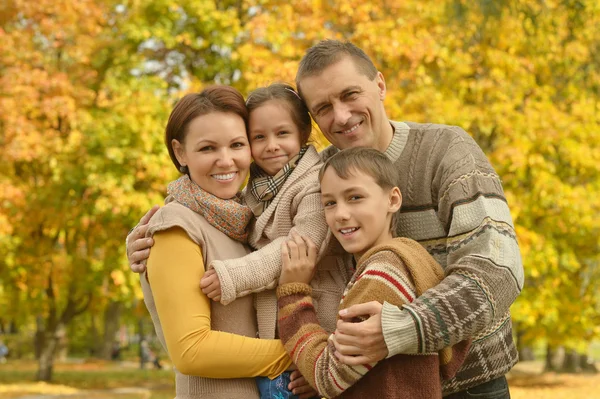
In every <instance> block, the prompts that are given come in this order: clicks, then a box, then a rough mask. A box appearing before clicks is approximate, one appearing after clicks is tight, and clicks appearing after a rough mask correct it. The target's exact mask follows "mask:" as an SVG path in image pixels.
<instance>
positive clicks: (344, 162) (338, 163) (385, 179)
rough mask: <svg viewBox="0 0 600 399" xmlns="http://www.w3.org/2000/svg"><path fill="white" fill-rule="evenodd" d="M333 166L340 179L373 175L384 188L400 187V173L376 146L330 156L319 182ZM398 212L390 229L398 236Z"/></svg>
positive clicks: (353, 149) (356, 148)
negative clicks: (360, 174) (361, 174)
mask: <svg viewBox="0 0 600 399" xmlns="http://www.w3.org/2000/svg"><path fill="white" fill-rule="evenodd" d="M328 168H331V169H333V171H334V172H335V174H336V175H337V176H338V177H339V178H340V179H344V180H345V179H348V177H350V176H353V175H354V173H357V172H358V173H364V174H366V175H367V176H371V177H372V178H373V180H375V183H377V185H378V186H379V187H381V188H382V189H384V190H391V189H392V188H394V187H399V183H400V174H399V173H398V170H397V169H396V166H395V165H394V164H393V163H392V161H390V160H389V158H388V157H387V156H386V155H385V154H383V153H382V152H381V151H378V150H376V149H374V148H366V147H355V148H348V149H346V150H342V151H340V152H338V153H336V154H335V155H333V156H332V157H331V158H329V159H328V160H327V161H325V163H324V164H323V166H322V167H321V170H320V171H319V182H321V180H322V179H323V175H324V174H325V171H326V170H327V169H328ZM396 215H397V212H396V213H394V214H393V215H392V221H391V224H390V231H391V232H392V236H394V237H396V223H397V219H398V218H397V216H396Z"/></svg>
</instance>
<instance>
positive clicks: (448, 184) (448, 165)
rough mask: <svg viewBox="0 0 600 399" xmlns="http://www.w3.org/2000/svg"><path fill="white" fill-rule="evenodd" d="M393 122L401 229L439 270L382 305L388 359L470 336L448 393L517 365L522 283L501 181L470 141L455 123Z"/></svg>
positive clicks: (327, 154) (389, 152)
mask: <svg viewBox="0 0 600 399" xmlns="http://www.w3.org/2000/svg"><path fill="white" fill-rule="evenodd" d="M390 123H391V124H392V126H393V127H394V136H393V138H392V142H391V143H390V145H389V147H388V148H387V150H386V152H385V154H386V155H387V156H388V157H389V158H390V159H391V160H392V162H394V164H395V165H396V166H397V167H398V170H399V171H400V187H399V188H400V190H401V191H402V200H403V201H402V208H401V209H400V214H399V215H398V216H399V218H398V223H397V227H396V228H397V230H396V233H397V236H399V237H409V238H412V239H414V240H416V241H418V242H419V243H420V244H421V245H422V246H423V247H425V249H427V251H428V252H429V253H430V254H431V255H432V256H433V257H434V258H435V259H436V260H437V261H438V263H439V264H440V265H441V266H442V267H443V269H444V275H445V277H444V279H443V280H442V282H441V283H440V284H438V285H437V286H435V287H433V288H432V289H430V290H428V291H427V292H425V293H424V294H423V295H422V296H421V297H419V298H417V299H416V300H415V301H414V302H413V303H411V304H409V305H407V306H405V307H404V308H403V309H399V308H398V307H396V306H393V305H390V304H384V308H383V313H382V327H383V333H384V337H385V340H386V343H387V346H388V349H389V355H390V356H394V355H396V354H399V353H404V354H411V353H429V352H433V351H437V350H439V349H441V348H443V347H445V346H447V345H453V344H455V343H457V342H460V341H462V340H465V339H472V340H473V342H472V344H471V349H470V351H469V354H468V356H467V359H466V360H465V363H464V364H463V367H462V368H461V369H460V370H459V371H458V373H457V374H456V376H455V377H454V378H452V379H449V380H446V381H443V388H444V395H447V394H450V393H453V392H457V391H461V390H464V389H467V388H469V387H472V386H476V385H479V384H481V383H484V382H486V381H489V380H492V379H494V378H497V377H499V376H502V375H504V374H506V372H507V371H508V370H510V369H511V367H512V366H513V365H514V364H515V363H516V362H517V360H518V355H517V351H516V347H515V345H514V342H513V339H512V325H511V320H510V313H509V307H510V305H511V304H512V303H513V302H514V300H515V299H516V297H517V296H518V295H519V293H520V291H521V289H522V287H523V265H522V262H521V255H520V252H519V246H518V243H517V238H516V234H515V229H514V225H513V222H512V217H511V215H510V211H509V208H508V205H507V202H506V198H505V196H504V192H503V190H502V183H501V181H500V178H499V176H498V175H497V174H496V172H495V171H494V169H493V168H492V166H491V165H490V163H489V161H488V160H487V158H486V156H485V155H484V153H483V151H482V150H481V149H480V148H479V146H478V145H477V144H476V143H475V141H474V140H473V139H472V138H471V137H470V136H469V135H468V134H467V133H466V132H465V131H464V130H462V129H461V128H459V127H456V126H447V125H434V124H418V123H412V122H406V123H404V122H390ZM336 151H337V149H335V148H334V147H329V148H327V149H325V150H324V151H323V152H322V153H321V155H322V158H324V159H327V158H328V157H330V156H331V155H333V154H334V153H335V152H336Z"/></svg>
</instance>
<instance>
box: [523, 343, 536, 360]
mask: <svg viewBox="0 0 600 399" xmlns="http://www.w3.org/2000/svg"><path fill="white" fill-rule="evenodd" d="M533 360H535V356H534V354H533V348H532V347H531V346H521V347H519V361H520V362H531V361H533Z"/></svg>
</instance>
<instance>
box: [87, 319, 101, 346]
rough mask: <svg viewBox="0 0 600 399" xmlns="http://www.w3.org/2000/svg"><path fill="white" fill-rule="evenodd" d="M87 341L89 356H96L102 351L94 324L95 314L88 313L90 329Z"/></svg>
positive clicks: (96, 327)
mask: <svg viewBox="0 0 600 399" xmlns="http://www.w3.org/2000/svg"><path fill="white" fill-rule="evenodd" d="M88 343H89V349H90V356H91V357H98V356H100V353H102V342H100V334H99V333H98V326H97V325H96V315H95V314H93V313H92V314H90V330H89V331H88Z"/></svg>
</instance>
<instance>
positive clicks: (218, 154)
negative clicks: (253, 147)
mask: <svg viewBox="0 0 600 399" xmlns="http://www.w3.org/2000/svg"><path fill="white" fill-rule="evenodd" d="M172 145H173V149H174V150H175V154H176V156H177V160H178V161H179V163H180V164H181V165H184V166H187V167H188V169H189V171H190V178H191V179H192V180H193V181H194V182H195V183H196V184H197V185H199V186H200V187H201V188H202V189H203V190H204V191H207V192H209V193H211V194H213V195H215V196H217V197H219V198H223V199H230V198H233V197H234V196H235V195H236V194H237V192H238V191H239V189H240V186H241V185H242V184H243V183H244V181H245V180H246V176H247V175H248V169H249V168H250V162H251V159H250V147H249V145H248V138H247V136H246V126H245V125H244V120H243V119H242V118H241V117H240V116H239V115H236V114H234V113H231V112H211V113H209V114H206V115H201V116H199V117H197V118H195V119H194V120H192V122H190V124H189V126H188V131H187V134H186V136H185V143H180V142H179V141H177V140H173V141H172Z"/></svg>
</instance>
